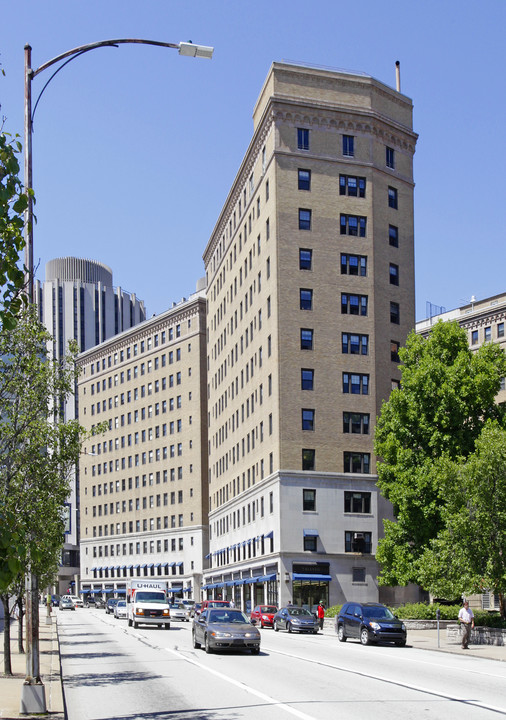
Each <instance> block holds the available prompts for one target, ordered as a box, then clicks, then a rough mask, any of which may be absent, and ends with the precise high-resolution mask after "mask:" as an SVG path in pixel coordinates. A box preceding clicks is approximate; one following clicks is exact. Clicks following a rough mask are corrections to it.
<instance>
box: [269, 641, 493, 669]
mask: <svg viewBox="0 0 506 720" xmlns="http://www.w3.org/2000/svg"><path fill="white" fill-rule="evenodd" d="M321 637H322V638H324V637H327V638H328V639H329V640H331V639H333V636H332V635H323V634H322V635H321ZM336 638H337V635H336ZM305 639H306V638H305ZM307 639H309V636H308V638H307ZM348 647H352V648H353V647H355V648H356V649H357V652H359V651H362V650H363V648H362V646H361V645H358V644H355V645H354V644H351V645H348ZM262 649H263V650H268V651H269V652H278V650H276V649H275V648H269V647H266V646H265V643H263V642H262ZM409 650H415V651H421V652H427V651H428V652H438V651H436V650H433V649H432V648H415V647H409V648H402V654H401V653H400V652H399V653H395V652H392V648H389V649H387V648H381V647H377V648H375V649H374V652H375V656H376V653H377V654H379V652H380V651H383V652H382V653H381V655H382V657H383V656H384V657H388V659H389V660H400V661H401V664H403V663H405V662H412V663H417V664H420V665H430V666H431V667H441V668H444V669H445V670H455V671H457V672H462V671H464V672H469V673H473V674H475V675H485V677H493V678H497V679H499V680H504V679H506V667H505V672H503V673H499V674H497V673H492V672H483V671H482V670H475V669H474V668H470V667H466V666H465V665H462V666H458V665H445V664H444V663H437V662H430V661H429V660H419V659H418V658H411V657H407V653H408V652H409ZM279 652H282V651H279ZM446 654H447V655H451V653H446ZM305 659H306V660H309V658H305ZM473 660H474V661H476V662H478V661H481V660H489V658H482V657H480V656H478V655H474V656H473V655H469V656H466V657H462V661H463V663H464V662H466V661H467V662H472V661H473ZM315 662H318V660H315ZM490 662H492V663H496V664H497V662H498V661H497V660H490ZM499 664H500V661H499Z"/></svg>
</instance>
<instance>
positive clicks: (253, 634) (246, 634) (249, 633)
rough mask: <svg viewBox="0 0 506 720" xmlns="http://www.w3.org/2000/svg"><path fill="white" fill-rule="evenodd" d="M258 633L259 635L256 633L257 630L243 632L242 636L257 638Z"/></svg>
mask: <svg viewBox="0 0 506 720" xmlns="http://www.w3.org/2000/svg"><path fill="white" fill-rule="evenodd" d="M259 635H260V633H258V632H247V633H244V637H247V638H257V637H259Z"/></svg>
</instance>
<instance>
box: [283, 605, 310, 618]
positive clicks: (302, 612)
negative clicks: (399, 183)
mask: <svg viewBox="0 0 506 720" xmlns="http://www.w3.org/2000/svg"><path fill="white" fill-rule="evenodd" d="M287 610H288V613H289V614H290V615H293V616H294V617H296V616H299V615H303V616H304V617H307V616H308V615H309V617H314V616H313V615H311V613H310V612H308V611H307V610H305V609H304V608H300V607H289V608H287Z"/></svg>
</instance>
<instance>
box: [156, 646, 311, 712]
mask: <svg viewBox="0 0 506 720" xmlns="http://www.w3.org/2000/svg"><path fill="white" fill-rule="evenodd" d="M164 649H165V650H166V651H167V652H168V653H172V655H175V656H176V657H178V658H179V659H180V660H185V661H186V662H189V663H191V664H192V665H196V666H197V667H198V668H200V669H201V670H206V671H207V672H208V673H211V675H216V677H219V678H220V680H225V682H228V683H230V684H231V685H235V686H236V687H238V688H239V689H240V690H244V691H245V692H247V693H249V694H250V695H255V696H256V697H257V698H260V700H264V701H265V702H266V703H268V704H269V705H275V706H276V708H280V710H285V711H286V712H288V713H290V714H291V715H295V717H298V718H300V720H317V719H316V718H314V717H313V716H312V715H306V713H303V712H301V711H300V710H296V709H295V708H292V707H290V705H286V704H285V703H282V702H281V701H280V700H276V699H275V698H273V697H271V696H270V695H265V693H262V692H260V691H259V690H255V689H254V688H252V687H250V686H249V685H245V683H243V682H240V681H239V680H234V679H233V678H231V677H229V676H228V675H224V674H223V673H221V672H218V671H217V670H213V669H212V668H210V667H208V666H207V665H204V664H203V663H200V662H198V660H193V659H192V658H189V657H186V655H183V654H182V653H180V652H179V651H178V650H172V648H167V647H166V648H164Z"/></svg>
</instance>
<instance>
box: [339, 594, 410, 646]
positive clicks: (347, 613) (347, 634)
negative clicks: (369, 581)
mask: <svg viewBox="0 0 506 720" xmlns="http://www.w3.org/2000/svg"><path fill="white" fill-rule="evenodd" d="M336 633H337V637H338V638H339V640H340V641H341V642H346V640H347V639H348V638H356V639H357V640H360V642H361V643H362V645H369V643H371V642H378V641H383V642H393V643H395V644H396V645H399V646H404V645H405V644H406V626H405V625H404V623H403V622H402V621H401V620H399V619H398V618H397V617H395V615H393V614H392V613H391V612H390V610H389V609H388V608H387V607H386V606H385V605H380V604H379V603H356V602H348V603H345V604H344V605H343V607H342V608H341V612H340V613H339V615H337V617H336Z"/></svg>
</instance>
